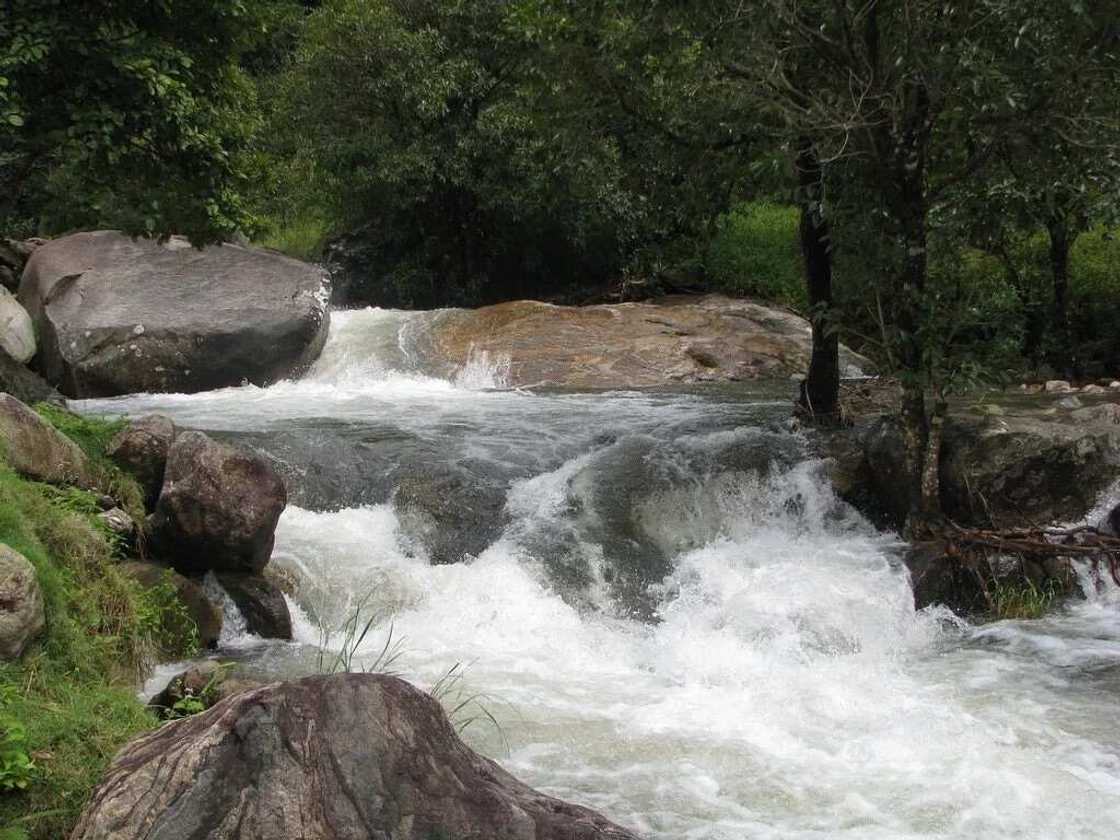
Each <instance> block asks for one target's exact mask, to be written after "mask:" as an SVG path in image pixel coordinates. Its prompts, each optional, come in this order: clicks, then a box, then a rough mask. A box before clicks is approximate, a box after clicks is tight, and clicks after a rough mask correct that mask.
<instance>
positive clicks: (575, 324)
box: [425, 295, 870, 388]
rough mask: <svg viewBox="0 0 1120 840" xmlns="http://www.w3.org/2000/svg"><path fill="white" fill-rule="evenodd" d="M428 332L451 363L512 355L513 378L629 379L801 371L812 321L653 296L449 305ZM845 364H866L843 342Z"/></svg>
mask: <svg viewBox="0 0 1120 840" xmlns="http://www.w3.org/2000/svg"><path fill="white" fill-rule="evenodd" d="M426 341H427V342H428V343H429V344H430V347H428V348H425V349H430V350H431V352H432V353H433V355H434V356H435V358H437V359H440V360H442V362H443V364H444V365H445V366H446V367H447V368H448V369H449V370H450V369H453V368H454V367H455V366H456V365H461V364H462V363H463V362H464V360H465V359H467V358H468V357H470V356H471V354H472V353H473V354H479V353H483V352H485V353H487V354H489V356H490V357H491V358H492V359H496V358H508V359H509V361H510V376H511V379H512V382H511V383H510V384H512V385H515V386H522V387H530V386H535V385H544V386H562V387H573V388H629V387H635V388H637V387H650V386H657V385H665V384H668V383H673V382H701V381H734V380H748V379H759V378H782V379H785V378H788V377H789V376H790V375H794V374H804V373H805V371H806V370H807V368H808V365H809V356H810V353H811V350H812V334H811V331H810V327H809V322H808V321H806V320H805V319H804V318H801V317H799V316H797V315H795V314H793V313H792V312H788V311H785V310H781V309H777V308H773V307H768V306H763V305H761V304H757V303H752V302H751V301H747V300H733V299H731V298H727V297H722V296H720V295H708V296H705V297H699V298H693V297H678V298H668V299H665V300H664V301H661V302H657V303H618V304H609V305H602V306H584V307H571V306H553V305H552V304H547V303H539V302H537V301H524V300H523V301H514V302H512V303H501V304H497V305H496V306H486V307H483V308H481V309H460V310H448V311H447V312H446V313H445V314H443V315H442V316H441V317H440V318H439V319H438V320H437V322H436V323H435V324H434V325H433V326H432V329H431V332H430V335H429V336H428V337H427V339H426ZM841 365H842V367H849V366H857V367H861V368H869V367H870V363H869V362H868V361H867V360H866V359H863V358H861V357H859V356H857V355H856V354H854V353H852V352H850V351H848V350H847V349H846V348H845V349H843V350H842V351H841Z"/></svg>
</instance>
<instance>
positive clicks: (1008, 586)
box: [989, 579, 1058, 620]
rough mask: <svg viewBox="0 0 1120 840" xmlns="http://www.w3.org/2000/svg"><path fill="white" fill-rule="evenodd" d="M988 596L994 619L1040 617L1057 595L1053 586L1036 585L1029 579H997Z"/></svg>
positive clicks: (1046, 611)
mask: <svg viewBox="0 0 1120 840" xmlns="http://www.w3.org/2000/svg"><path fill="white" fill-rule="evenodd" d="M989 596H990V599H991V614H992V618H994V619H996V620H1003V619H1034V618H1042V617H1043V616H1044V615H1046V614H1047V613H1048V612H1049V611H1050V609H1051V608H1052V607H1053V606H1054V602H1055V601H1056V600H1057V597H1058V595H1057V592H1056V591H1055V588H1054V587H1053V586H1048V585H1042V586H1038V585H1036V584H1035V583H1034V582H1033V581H1031V580H1030V579H1023V580H1016V581H997V582H996V583H994V584H993V585H992V586H991V589H990V592H989Z"/></svg>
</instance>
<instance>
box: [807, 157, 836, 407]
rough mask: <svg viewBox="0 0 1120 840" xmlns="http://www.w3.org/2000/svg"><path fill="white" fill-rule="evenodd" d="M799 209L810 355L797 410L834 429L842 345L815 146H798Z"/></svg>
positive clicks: (822, 192) (822, 173)
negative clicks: (809, 315)
mask: <svg viewBox="0 0 1120 840" xmlns="http://www.w3.org/2000/svg"><path fill="white" fill-rule="evenodd" d="M796 166H797V183H798V204H799V205H800V209H801V255H802V257H803V258H804V260H805V285H806V289H807V291H808V297H809V311H810V313H811V318H812V324H813V352H812V356H811V358H810V360H809V375H808V376H807V377H806V378H805V380H804V381H803V382H802V383H801V395H800V398H799V399H798V408H799V409H800V410H801V412H803V413H804V414H805V415H806V416H807V417H810V418H811V419H812V420H813V421H814V422H816V423H821V424H825V425H833V424H836V423H838V422H839V420H840V339H839V337H838V336H837V334H836V329H835V322H834V320H833V312H832V253H831V250H830V243H829V232H828V222H827V221H825V218H824V213H823V210H822V207H821V201H822V200H823V198H824V172H823V171H822V169H821V164H820V160H819V159H818V158H817V153H816V149H815V147H814V146H813V142H812V141H811V140H810V139H809V138H808V137H802V138H800V139H799V140H798V144H797V161H796Z"/></svg>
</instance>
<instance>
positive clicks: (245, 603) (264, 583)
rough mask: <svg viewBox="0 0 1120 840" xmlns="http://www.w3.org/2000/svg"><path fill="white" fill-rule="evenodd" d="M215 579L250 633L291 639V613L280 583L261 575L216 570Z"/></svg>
mask: <svg viewBox="0 0 1120 840" xmlns="http://www.w3.org/2000/svg"><path fill="white" fill-rule="evenodd" d="M217 578H218V583H220V584H221V585H222V588H223V589H224V590H225V591H226V594H228V595H229V597H230V599H231V600H232V601H233V603H234V604H236V605H237V609H238V610H240V611H241V615H242V616H244V618H245V625H246V627H247V629H248V630H249V632H250V633H255V634H256V635H258V636H260V637H261V638H262V639H291V638H292V616H291V613H290V612H289V611H288V602H287V601H285V600H284V593H283V592H281V591H280V587H279V586H277V585H276V584H275V583H273V582H272V581H270V580H267V579H266V578H263V577H261V576H260V575H240V574H229V573H226V574H222V573H219V574H218V575H217Z"/></svg>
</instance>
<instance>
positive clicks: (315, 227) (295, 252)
mask: <svg viewBox="0 0 1120 840" xmlns="http://www.w3.org/2000/svg"><path fill="white" fill-rule="evenodd" d="M266 225H267V226H266V227H265V229H264V231H263V232H262V234H261V235H260V236H259V237H258V238H257V240H256V242H255V243H254V244H256V245H259V246H260V247H262V248H272V249H274V250H277V251H280V252H281V253H283V254H287V255H288V256H289V257H295V258H296V259H299V260H309V261H313V260H317V259H319V257H320V256H322V250H323V243H324V242H326V240H327V237H328V236H329V234H330V228H329V226H328V224H327V222H326V221H325V220H324V219H322V218H321V217H319V216H316V215H314V214H312V213H307V214H306V215H303V216H300V217H293V218H289V219H270V220H268V221H266Z"/></svg>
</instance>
